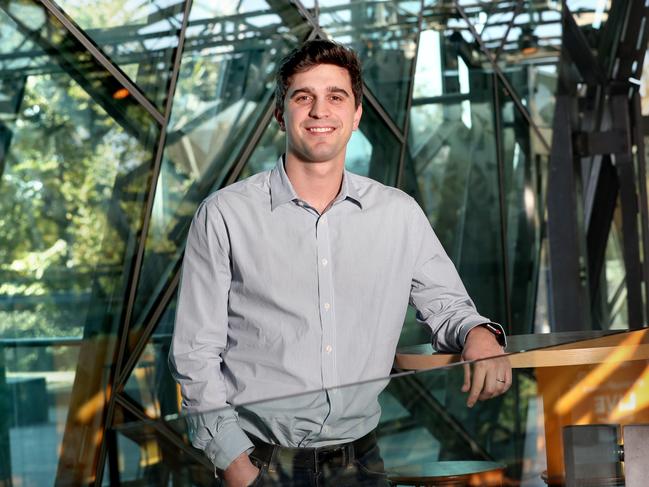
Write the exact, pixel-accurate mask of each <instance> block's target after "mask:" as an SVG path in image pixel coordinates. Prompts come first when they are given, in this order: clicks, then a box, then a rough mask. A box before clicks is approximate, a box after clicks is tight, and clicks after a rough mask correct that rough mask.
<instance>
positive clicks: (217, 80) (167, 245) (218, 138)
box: [131, 0, 308, 339]
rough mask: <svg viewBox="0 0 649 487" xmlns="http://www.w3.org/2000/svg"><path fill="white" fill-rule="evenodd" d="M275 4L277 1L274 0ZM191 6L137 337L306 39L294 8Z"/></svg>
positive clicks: (148, 249)
mask: <svg viewBox="0 0 649 487" xmlns="http://www.w3.org/2000/svg"><path fill="white" fill-rule="evenodd" d="M273 5H274V3H273ZM287 5H288V4H286V5H284V4H282V6H280V7H274V6H272V7H271V6H269V5H268V4H267V3H266V2H259V1H254V0H248V1H242V2H238V4H237V6H234V4H229V3H225V4H223V3H222V2H202V1H200V2H194V4H193V7H192V11H191V14H190V23H191V27H190V28H189V29H188V31H187V39H186V44H185V51H184V53H183V58H182V65H181V71H180V78H179V80H178V86H177V89H176V94H175V97H174V105H173V110H172V115H171V120H170V124H169V128H168V131H167V140H166V147H165V151H164V156H163V160H162V167H161V172H160V176H159V179H158V185H157V189H156V196H155V201H154V204H153V212H152V215H151V226H150V228H149V233H148V235H147V244H146V245H147V247H146V253H145V258H144V263H143V268H142V272H141V274H140V282H139V287H138V293H137V300H136V303H135V311H134V319H135V321H134V323H133V325H134V326H133V333H131V337H132V338H133V339H135V338H137V336H138V329H139V328H140V327H141V326H142V323H143V321H144V319H145V317H146V315H147V313H148V312H149V311H150V308H151V306H152V304H153V303H154V302H155V299H156V298H157V296H158V295H159V293H160V290H161V289H164V288H165V286H166V285H167V280H168V278H169V277H170V276H171V275H172V274H173V272H174V269H175V268H176V266H177V265H178V264H179V261H180V255H181V254H182V249H183V246H184V241H185V236H186V232H187V230H188V229H189V223H190V222H191V218H192V216H193V214H194V211H195V210H196V208H197V206H198V204H199V203H200V202H201V201H202V200H203V199H204V198H205V197H206V196H207V195H208V194H210V193H211V192H212V191H214V190H216V189H218V188H219V187H220V186H221V185H223V184H224V182H225V181H226V177H227V175H228V172H229V171H230V170H231V168H232V165H233V163H234V162H235V161H236V160H237V158H238V157H239V156H240V154H241V152H242V150H243V149H244V147H245V144H246V140H247V139H248V138H249V137H250V135H251V133H252V132H253V131H254V130H255V129H256V128H257V125H258V124H259V120H261V118H262V117H263V112H264V110H265V109H266V107H267V106H268V105H269V103H270V102H271V98H272V95H273V90H274V72H275V66H276V63H277V62H278V61H279V60H280V59H281V58H282V57H283V56H285V55H286V54H287V53H288V52H289V51H290V50H291V49H292V48H293V47H294V46H295V45H297V43H298V41H300V40H302V39H303V38H305V37H306V34H307V30H308V29H307V25H306V24H304V23H299V24H297V25H295V26H294V27H293V28H292V29H289V28H288V27H287V25H286V23H284V19H285V17H286V18H288V17H290V13H291V12H292V11H293V10H292V9H293V7H290V6H287ZM289 20H290V19H289Z"/></svg>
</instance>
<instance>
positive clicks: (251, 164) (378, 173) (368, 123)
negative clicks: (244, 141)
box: [239, 103, 401, 186]
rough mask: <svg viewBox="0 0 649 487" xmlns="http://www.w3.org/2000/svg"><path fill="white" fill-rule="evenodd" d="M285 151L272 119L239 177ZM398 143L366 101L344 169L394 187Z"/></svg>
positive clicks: (258, 169) (261, 168) (265, 165)
mask: <svg viewBox="0 0 649 487" xmlns="http://www.w3.org/2000/svg"><path fill="white" fill-rule="evenodd" d="M285 150H286V139H285V137H284V133H283V132H281V131H280V130H279V126H278V125H277V123H275V122H274V121H273V122H271V123H270V124H269V125H268V128H267V129H266V131H265V132H264V134H263V136H262V138H261V141H260V142H259V144H257V147H255V150H254V152H253V153H252V155H251V156H250V159H249V160H248V163H247V164H246V166H245V167H244V168H243V170H242V171H241V174H240V175H239V179H243V178H246V177H248V176H251V175H253V174H256V173H258V172H261V171H266V170H269V169H272V168H273V167H275V164H277V159H278V158H279V156H280V155H282V154H283V153H284V151H285ZM400 152H401V146H400V144H399V141H398V139H397V138H396V137H395V136H394V134H393V133H392V132H390V130H389V129H388V127H387V126H386V125H385V123H383V121H382V120H381V119H380V118H379V116H378V115H377V113H376V112H375V111H374V109H373V108H372V107H371V106H370V105H369V104H367V103H365V104H364V105H363V116H362V118H361V123H360V125H359V128H358V130H356V131H355V132H353V133H352V137H351V139H350V140H349V144H348V145H347V154H346V159H345V168H346V169H347V170H348V171H351V172H353V173H356V174H360V175H361V176H367V177H370V178H372V179H375V180H377V181H380V182H382V183H383V184H387V185H391V186H394V184H395V182H396V175H397V169H398V165H399V155H400Z"/></svg>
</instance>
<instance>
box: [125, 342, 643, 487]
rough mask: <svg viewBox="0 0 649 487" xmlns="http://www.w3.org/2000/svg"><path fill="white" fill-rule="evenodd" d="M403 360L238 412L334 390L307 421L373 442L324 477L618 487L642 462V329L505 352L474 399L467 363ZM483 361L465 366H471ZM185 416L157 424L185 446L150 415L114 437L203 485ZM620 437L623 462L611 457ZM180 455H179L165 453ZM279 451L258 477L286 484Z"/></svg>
mask: <svg viewBox="0 0 649 487" xmlns="http://www.w3.org/2000/svg"><path fill="white" fill-rule="evenodd" d="M546 336H547V335H546ZM544 340H545V337H544V336H528V337H527V338H526V340H525V341H521V342H520V343H519V344H518V347H517V349H520V348H519V347H526V348H536V347H538V345H542V344H543V343H547V341H546V342H544ZM513 350H514V349H513ZM408 357H409V358H413V357H416V358H418V360H421V362H420V365H419V366H418V367H416V370H417V371H416V373H407V374H401V375H394V376H392V377H390V378H385V379H380V380H374V381H370V382H365V383H361V384H350V385H347V386H343V387H338V388H333V389H327V390H321V391H314V392H310V393H305V394H300V395H294V396H290V397H282V396H281V394H280V395H279V396H278V397H276V398H269V399H266V400H260V401H259V402H255V403H251V404H246V405H239V406H237V410H238V412H239V421H240V423H241V425H242V426H243V427H244V429H245V428H250V429H253V428H256V426H253V425H254V424H256V422H263V420H262V419H261V418H264V417H266V416H267V415H268V414H270V415H272V417H273V418H277V417H278V414H283V415H286V417H289V418H291V420H293V419H294V418H310V417H311V413H312V412H313V406H314V405H317V404H328V403H330V402H329V401H331V400H330V399H328V398H332V397H336V398H337V399H336V400H337V401H340V403H341V404H342V405H343V408H342V411H344V412H345V414H343V415H333V416H329V417H327V418H326V419H324V424H322V421H323V420H321V419H318V420H316V423H315V424H310V425H309V429H312V430H313V431H314V434H315V435H319V434H321V433H318V431H320V428H322V431H326V430H325V429H324V426H331V427H332V428H334V429H335V428H336V427H340V426H341V425H345V421H350V415H352V414H353V419H351V421H354V422H355V423H357V424H358V423H360V424H363V422H364V421H367V424H368V426H367V428H366V429H364V430H363V431H362V432H359V433H357V434H351V435H349V436H348V435H346V434H345V433H343V434H342V435H341V439H342V438H343V437H344V440H342V441H341V442H345V441H346V442H349V441H352V440H353V439H356V438H359V437H361V436H363V434H364V433H365V432H367V431H368V430H369V431H371V430H372V429H374V425H376V427H375V429H374V434H375V437H376V439H377V440H376V441H377V444H378V450H377V449H374V448H373V445H374V443H373V441H372V439H371V438H370V439H367V440H362V441H357V442H356V443H355V444H354V450H353V453H348V456H345V455H343V454H342V453H341V451H340V450H337V451H338V453H331V454H330V456H329V460H324V461H323V463H322V464H320V467H321V468H322V470H323V472H324V473H323V475H332V472H336V468H340V469H341V470H343V472H340V471H339V472H338V475H340V477H336V478H335V480H336V481H335V482H334V483H333V485H361V478H362V477H363V476H364V475H368V472H367V470H368V468H369V469H372V470H373V471H374V472H375V476H374V477H373V478H374V480H376V478H377V477H376V475H381V473H382V472H385V474H387V477H388V478H389V479H390V480H391V481H392V485H430V484H434V485H460V483H461V482H464V483H461V485H480V486H483V487H485V486H501V485H525V486H538V487H541V486H543V485H546V484H548V483H549V484H550V485H564V483H566V484H567V485H609V486H624V485H625V479H624V477H623V472H625V471H626V474H627V476H628V478H627V479H626V480H628V482H629V484H628V485H629V486H631V485H636V484H634V483H632V480H633V479H631V478H630V477H631V476H632V475H633V471H634V469H638V468H640V470H641V467H642V464H640V463H635V462H644V458H645V455H644V454H643V452H644V451H646V448H647V447H648V445H647V443H649V434H647V433H648V432H649V409H647V405H648V404H649V382H648V381H647V380H646V378H647V376H648V374H649V331H648V330H640V331H634V332H625V333H618V334H613V335H610V336H605V337H600V338H595V339H589V340H582V341H576V342H574V341H573V342H571V343H567V344H562V345H559V346H554V347H549V348H537V349H535V350H531V351H526V352H513V353H512V354H511V355H509V357H508V360H509V362H510V364H511V366H512V373H513V377H512V381H513V385H512V387H511V388H510V389H509V391H508V392H506V393H505V394H504V395H501V396H498V397H496V398H493V399H489V400H486V401H482V402H480V401H479V402H478V403H476V404H475V405H474V406H473V407H472V408H469V407H467V406H466V393H462V392H461V391H460V388H461V385H462V383H463V380H464V373H465V368H464V365H463V364H457V363H454V364H451V365H448V366H444V367H440V365H444V364H448V362H449V360H451V361H452V360H456V359H457V357H452V356H449V355H443V354H438V355H426V356H422V355H419V356H414V355H410V356H398V357H397V363H398V364H399V363H400V362H399V360H401V361H402V362H401V363H403V360H404V359H407V358H408ZM492 360H493V359H487V360H485V361H482V362H481V363H473V364H471V366H470V367H472V368H473V370H474V371H475V367H478V366H485V365H487V364H488V363H489V362H490V361H492ZM430 367H434V368H430ZM214 414H215V415H216V414H218V412H216V411H215V412H214ZM242 418H246V419H242ZM370 418H371V419H370ZM187 419H188V418H187V417H178V418H173V417H170V418H167V420H165V421H163V422H161V423H159V425H161V426H164V427H165V428H167V429H170V430H174V431H176V432H177V434H178V438H179V439H180V438H182V439H183V441H184V442H185V446H184V447H180V446H177V445H176V444H172V443H171V442H170V441H169V438H168V437H165V436H163V435H161V434H160V433H158V432H157V431H156V428H155V426H156V425H155V423H153V422H139V423H131V424H127V425H120V426H119V427H118V428H117V432H118V436H119V437H120V440H121V439H122V438H124V439H126V438H129V439H131V438H147V439H148V440H150V441H154V442H155V444H156V445H157V451H161V452H162V456H163V457H166V458H161V459H159V460H158V462H157V463H156V464H155V465H151V467H150V468H157V469H159V470H162V471H163V472H164V473H165V475H166V476H168V477H169V478H180V477H181V476H184V478H185V479H187V480H188V481H189V482H191V483H193V484H194V485H207V484H204V483H203V482H204V480H203V479H204V478H205V476H209V475H211V474H212V469H211V467H210V466H209V462H207V464H205V463H204V462H203V461H204V460H205V459H204V458H203V459H201V458H200V457H199V458H197V457H191V454H192V452H193V450H192V449H191V448H190V447H189V446H188V445H187V443H186V442H187V438H188V435H187V432H188V429H187V422H186V421H187ZM208 420H210V419H209V415H208ZM254 431H259V430H258V429H254ZM322 434H324V433H322ZM588 438H590V441H587V439H588ZM332 441H335V440H332ZM584 443H585V444H586V445H588V449H587V450H586V451H585V450H584ZM621 443H624V449H625V456H624V459H625V460H624V461H623V459H622V457H621V456H620V455H619V454H618V451H619V450H620V449H621V448H622V447H620V444H621ZM143 445H144V443H143V442H140V443H139V445H138V447H139V452H138V454H137V455H135V453H134V452H132V453H130V455H133V456H131V458H136V459H137V458H139V459H141V458H144V457H146V455H147V451H152V447H151V446H147V447H146V448H145V447H144V446H143ZM343 450H345V449H343ZM125 451H126V450H125ZM261 451H263V446H260V447H259V448H258V449H256V450H255V452H257V455H261ZM255 452H253V453H252V455H253V457H254V456H255ZM302 452H303V453H302V454H303V455H306V452H305V451H304V450H302ZM362 452H365V454H363V453H362ZM351 455H354V457H353V458H354V461H352V460H350V456H351ZM376 455H379V456H380V458H377V457H376ZM180 457H183V461H182V462H180V461H174V460H173V459H174V458H180ZM276 458H280V459H279V460H277V461H276V462H274V463H273V465H272V466H273V468H272V469H266V470H264V471H263V472H264V473H263V475H264V478H267V479H272V480H274V481H275V482H276V483H275V484H273V485H295V482H299V481H300V479H301V477H300V475H305V474H304V469H303V468H299V467H298V468H293V467H294V464H293V462H292V461H291V460H290V458H291V457H290V456H289V455H282V456H279V457H276ZM321 458H322V457H321ZM332 458H333V459H332ZM381 459H382V461H381ZM595 460H596V461H595ZM140 461H141V460H140ZM623 462H624V464H623ZM585 464H587V465H585ZM359 465H362V466H359ZM363 466H364V467H363ZM305 468H306V467H305ZM121 473H122V472H120V474H121ZM123 475H124V478H127V475H128V476H129V477H128V478H129V479H133V480H135V479H137V480H140V481H141V482H142V484H141V485H154V484H153V483H152V482H151V481H149V480H148V478H147V477H146V475H147V474H146V472H139V473H138V474H137V476H136V477H133V469H131V470H127V469H126V468H124V469H123ZM370 475H371V474H370ZM349 476H351V477H349ZM344 481H346V482H347V483H344ZM643 481H644V478H643V479H642V480H639V481H638V482H639V484H638V485H640V484H642V482H643ZM452 482H453V483H452ZM373 485H375V484H373ZM378 485H383V484H378Z"/></svg>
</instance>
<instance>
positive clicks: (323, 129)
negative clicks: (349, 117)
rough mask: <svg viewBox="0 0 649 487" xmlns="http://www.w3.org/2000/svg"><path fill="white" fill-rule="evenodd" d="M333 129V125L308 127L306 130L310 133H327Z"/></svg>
mask: <svg viewBox="0 0 649 487" xmlns="http://www.w3.org/2000/svg"><path fill="white" fill-rule="evenodd" d="M334 130H335V129H334V128H333V127H309V128H307V131H308V132H309V133H312V134H329V133H331V132H333V131H334Z"/></svg>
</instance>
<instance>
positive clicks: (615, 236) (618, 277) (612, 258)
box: [593, 197, 629, 330]
mask: <svg viewBox="0 0 649 487" xmlns="http://www.w3.org/2000/svg"><path fill="white" fill-rule="evenodd" d="M596 278H597V279H599V286H598V289H597V293H596V295H595V298H594V301H595V303H594V305H593V315H594V316H593V319H594V320H595V321H596V322H597V324H598V326H599V327H601V328H602V329H604V330H608V329H618V330H620V329H628V328H629V318H628V308H627V288H626V268H625V265H624V253H623V245H622V212H621V208H620V201H619V197H618V201H617V206H616V208H615V213H614V215H613V220H612V221H611V228H610V230H609V233H608V240H607V243H606V253H605V255H604V265H603V266H602V272H601V275H600V276H597V277H596Z"/></svg>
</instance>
